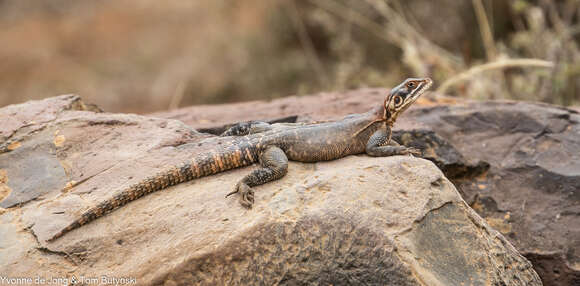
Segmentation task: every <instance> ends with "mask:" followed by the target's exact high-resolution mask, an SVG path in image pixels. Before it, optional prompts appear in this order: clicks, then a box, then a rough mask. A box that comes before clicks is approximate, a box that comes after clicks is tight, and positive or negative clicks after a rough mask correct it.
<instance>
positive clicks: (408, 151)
mask: <svg viewBox="0 0 580 286" xmlns="http://www.w3.org/2000/svg"><path fill="white" fill-rule="evenodd" d="M422 154H423V152H421V150H420V149H417V148H414V147H406V148H405V149H403V150H402V151H401V155H415V156H421V155H422Z"/></svg>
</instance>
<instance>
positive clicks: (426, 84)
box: [412, 78, 433, 101]
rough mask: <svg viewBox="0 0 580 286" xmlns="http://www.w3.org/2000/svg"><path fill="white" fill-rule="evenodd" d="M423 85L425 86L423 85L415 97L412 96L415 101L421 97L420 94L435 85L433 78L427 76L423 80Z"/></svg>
mask: <svg viewBox="0 0 580 286" xmlns="http://www.w3.org/2000/svg"><path fill="white" fill-rule="evenodd" d="M422 85H423V86H421V87H420V88H419V89H418V90H417V91H416V92H415V94H414V95H413V97H412V100H413V101H415V100H417V98H419V96H421V95H422V94H423V93H425V91H427V90H428V89H429V88H430V87H431V86H432V85H433V80H431V79H430V78H425V79H424V80H423V83H422Z"/></svg>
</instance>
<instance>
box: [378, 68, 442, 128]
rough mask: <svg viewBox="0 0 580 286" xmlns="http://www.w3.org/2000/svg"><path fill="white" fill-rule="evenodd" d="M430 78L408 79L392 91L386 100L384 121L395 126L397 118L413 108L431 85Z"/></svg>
mask: <svg viewBox="0 0 580 286" xmlns="http://www.w3.org/2000/svg"><path fill="white" fill-rule="evenodd" d="M432 84H433V81H432V80H431V79H430V78H408V79H406V80H405V81H404V82H402V83H401V84H399V85H398V86H396V87H394V88H393V89H391V92H390V93H389V95H388V96H387V97H386V98H385V103H384V106H383V107H384V113H383V118H382V119H383V120H385V121H386V122H387V123H388V124H393V123H394V122H395V120H397V117H398V116H399V115H400V114H401V113H403V112H404V111H405V110H407V108H409V106H411V105H412V104H413V103H414V102H415V101H416V100H417V99H418V98H419V96H421V95H422V94H423V93H425V91H427V89H429V87H431V85H432Z"/></svg>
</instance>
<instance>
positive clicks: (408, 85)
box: [407, 82, 415, 88]
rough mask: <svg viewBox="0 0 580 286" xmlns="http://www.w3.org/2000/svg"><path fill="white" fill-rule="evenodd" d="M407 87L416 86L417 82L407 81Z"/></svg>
mask: <svg viewBox="0 0 580 286" xmlns="http://www.w3.org/2000/svg"><path fill="white" fill-rule="evenodd" d="M407 87H408V88H414V87H415V83H414V82H409V83H407Z"/></svg>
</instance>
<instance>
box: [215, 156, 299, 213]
mask: <svg viewBox="0 0 580 286" xmlns="http://www.w3.org/2000/svg"><path fill="white" fill-rule="evenodd" d="M287 172H288V157H286V154H284V151H282V149H280V148H278V147H276V146H270V147H266V149H264V151H263V152H262V153H261V154H260V168H258V169H256V170H253V171H252V172H251V173H250V174H248V175H247V176H245V177H244V178H243V179H242V180H240V181H239V182H238V183H237V184H236V186H235V188H234V190H233V191H232V192H231V193H229V194H227V195H226V197H228V196H230V195H233V194H236V193H239V194H240V203H241V204H242V206H244V207H246V208H252V205H253V204H254V190H253V189H252V187H255V186H259V185H262V184H265V183H267V182H271V181H274V180H277V179H280V178H282V177H284V175H286V173H287Z"/></svg>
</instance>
